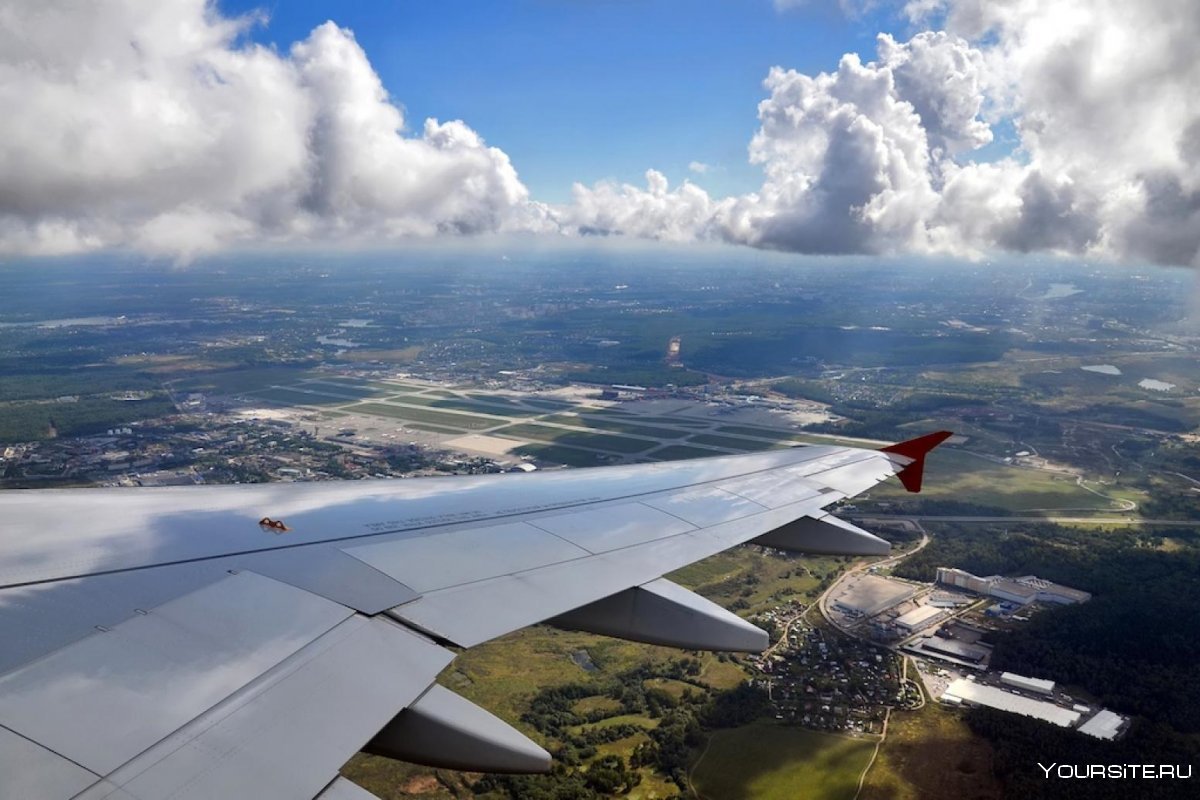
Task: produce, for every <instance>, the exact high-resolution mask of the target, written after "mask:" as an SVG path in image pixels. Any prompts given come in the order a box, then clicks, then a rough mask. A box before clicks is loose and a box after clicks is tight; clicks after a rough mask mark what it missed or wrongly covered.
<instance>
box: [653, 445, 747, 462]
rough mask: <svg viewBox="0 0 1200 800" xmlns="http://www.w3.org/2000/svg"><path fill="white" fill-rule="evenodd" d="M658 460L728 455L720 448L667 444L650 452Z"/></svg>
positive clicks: (680, 459)
mask: <svg viewBox="0 0 1200 800" xmlns="http://www.w3.org/2000/svg"><path fill="white" fill-rule="evenodd" d="M650 455H651V457H652V458H657V459H659V460H660V461H682V460H684V459H686V458H704V457H705V456H724V455H729V454H728V453H723V452H721V451H720V450H709V449H707V448H704V447H688V446H687V445H686V444H669V445H667V446H666V447H663V448H661V449H659V450H655V451H654V452H653V453H651V454H650Z"/></svg>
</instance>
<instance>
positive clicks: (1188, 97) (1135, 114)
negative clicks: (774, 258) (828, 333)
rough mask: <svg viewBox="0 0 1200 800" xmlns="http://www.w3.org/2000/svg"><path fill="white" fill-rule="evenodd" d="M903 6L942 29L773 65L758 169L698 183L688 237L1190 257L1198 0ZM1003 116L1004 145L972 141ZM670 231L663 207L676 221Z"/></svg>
mask: <svg viewBox="0 0 1200 800" xmlns="http://www.w3.org/2000/svg"><path fill="white" fill-rule="evenodd" d="M906 11H907V12H908V15H909V17H910V19H911V20H912V21H913V22H914V23H919V24H923V25H925V24H931V23H932V22H933V21H935V20H937V21H939V24H940V26H941V29H940V30H927V31H922V32H919V33H916V34H915V35H913V36H912V37H910V38H909V39H908V40H907V41H898V40H897V39H896V38H894V37H892V36H890V35H887V34H881V35H880V36H879V37H878V42H877V52H876V54H875V57H874V58H873V59H872V60H870V61H867V62H865V63H864V61H863V59H862V58H861V57H860V56H858V55H857V54H854V53H850V54H847V55H846V56H844V57H843V58H842V59H841V62H840V63H839V65H838V67H837V69H836V70H834V71H832V72H827V73H826V72H822V73H819V74H817V75H805V74H801V73H798V72H796V71H793V70H788V69H784V68H778V67H777V68H774V69H772V70H771V72H770V74H769V75H768V76H767V78H766V80H765V82H764V88H765V89H766V91H767V93H768V97H767V98H766V99H765V100H763V101H762V103H760V104H759V109H758V112H759V113H758V116H759V123H760V127H759V130H758V133H757V134H756V135H755V136H754V139H753V140H752V141H751V143H750V146H749V157H750V160H751V161H752V162H753V163H756V164H759V165H761V166H762V169H763V184H762V186H761V188H760V189H759V190H758V191H756V192H753V193H750V194H747V195H744V196H741V197H735V198H726V199H723V200H713V199H711V198H707V196H706V197H705V199H706V201H707V207H708V208H709V209H711V216H710V217H707V218H702V219H699V220H698V221H697V224H696V226H695V228H694V230H693V235H694V236H695V237H696V238H720V239H724V240H727V241H732V242H739V243H744V244H750V245H754V246H759V247H770V248H776V249H783V250H794V251H799V252H810V253H860V252H866V253H892V252H910V253H912V252H915V253H949V254H957V255H978V254H982V253H985V252H989V251H994V250H1012V251H1018V252H1033V251H1044V252H1054V253H1063V254H1071V255H1087V256H1100V257H1108V258H1117V259H1131V260H1148V261H1154V262H1159V263H1167V264H1191V265H1200V93H1197V92H1196V91H1195V87H1197V86H1200V14H1197V13H1196V12H1195V8H1194V2H1192V0H1162V2H1157V3H1153V4H1150V5H1144V4H1133V3H1126V2H1121V0H1006V1H1005V2H993V1H991V0H914V1H913V2H910V3H909V4H908V5H907V7H906ZM1002 121H1007V122H1008V123H1010V124H1011V125H1012V126H1013V127H1014V128H1015V130H1016V133H1017V135H1018V137H1019V143H1018V146H1017V147H1016V149H1015V150H1014V151H1013V152H1011V153H1009V154H1007V155H1006V156H1004V157H1001V158H998V159H997V158H996V157H995V155H993V156H992V157H990V158H988V159H983V158H977V157H976V151H978V150H979V148H981V147H984V146H986V145H988V144H989V143H990V142H992V140H993V138H994V134H993V126H994V125H995V124H997V123H999V122H1002ZM642 194H643V193H642V192H641V191H635V190H632V188H629V189H627V190H626V191H625V192H624V194H623V195H622V196H623V197H624V198H625V199H627V200H628V202H631V203H635V204H643V203H644V202H645V198H644V197H643V196H642ZM609 199H610V200H613V201H614V202H615V201H616V200H618V199H619V198H617V197H610V198H609ZM699 205H700V204H694V206H693V207H699ZM606 213H607V219H609V220H612V221H615V220H619V219H621V214H620V212H619V210H618V209H615V208H611V207H610V208H608V209H607V212H606ZM636 223H637V227H638V230H639V233H638V234H637V235H647V232H646V224H645V220H644V219H642V218H638V219H637V220H636ZM683 233H684V232H683V231H682V230H681V229H680V228H679V219H678V217H676V218H674V219H673V224H672V227H671V229H670V238H672V239H678V238H679V237H680V236H681V235H682V234H683ZM650 235H653V232H652V231H651V232H650Z"/></svg>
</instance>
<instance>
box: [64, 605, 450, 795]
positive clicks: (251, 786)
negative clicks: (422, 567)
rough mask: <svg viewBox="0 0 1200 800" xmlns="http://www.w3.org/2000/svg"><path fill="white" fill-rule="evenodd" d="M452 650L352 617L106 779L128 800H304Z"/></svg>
mask: <svg viewBox="0 0 1200 800" xmlns="http://www.w3.org/2000/svg"><path fill="white" fill-rule="evenodd" d="M453 657H454V655H453V653H451V652H449V651H447V650H444V649H442V648H440V647H438V646H436V645H434V644H431V643H429V642H427V641H425V640H424V639H422V638H420V637H419V636H417V635H415V634H413V633H411V632H409V631H406V630H404V629H402V628H400V627H399V626H397V625H395V624H394V623H392V622H389V621H387V620H385V619H383V618H380V617H373V618H368V617H363V616H361V615H355V616H353V617H351V618H349V619H347V620H345V621H344V622H342V623H341V624H339V625H338V626H337V627H336V628H334V629H333V630H332V631H330V632H329V633H327V634H325V635H324V636H322V637H321V638H320V639H318V640H317V641H315V642H313V643H312V644H310V645H308V646H307V647H305V648H304V649H302V650H301V651H300V652H298V653H296V654H295V655H294V656H293V657H292V658H290V659H288V660H287V661H285V662H284V663H282V664H280V665H279V666H277V667H276V668H275V669H273V670H272V671H271V672H269V673H267V674H266V675H264V676H262V678H260V679H259V680H257V681H255V682H254V683H252V684H250V685H249V686H247V687H245V688H244V689H243V690H242V691H240V692H238V693H237V694H236V695H234V696H233V697H231V698H229V699H228V700H226V701H225V702H223V703H221V704H220V705H218V706H217V707H215V708H213V709H211V710H210V711H208V712H206V713H205V714H202V715H201V716H199V717H198V718H197V719H195V720H194V721H192V722H191V723H189V724H188V725H186V726H185V727H184V728H182V729H181V730H179V731H177V732H175V733H173V734H172V735H170V736H168V737H167V738H166V739H164V740H163V741H161V742H159V743H158V744H156V745H154V746H153V747H151V748H150V749H149V750H147V751H146V752H144V753H142V754H141V755H139V756H138V757H137V758H135V759H133V760H132V761H130V762H129V763H127V764H125V765H123V766H122V767H120V768H119V769H117V770H116V771H115V772H113V773H111V774H110V775H108V776H107V780H106V782H105V783H106V784H107V788H103V787H97V788H96V789H95V790H94V792H95V793H94V794H93V793H87V794H85V795H84V796H83V797H82V798H81V800H99V799H100V798H107V797H109V796H110V795H109V794H106V792H110V793H111V791H112V790H113V789H116V790H119V791H121V792H124V793H125V794H124V795H119V796H121V797H125V796H128V797H131V798H136V800H167V798H170V800H192V799H193V798H194V799H195V800H199V799H200V798H217V797H220V798H226V797H253V798H255V800H295V798H298V797H314V796H316V795H317V794H318V793H319V792H321V790H322V789H323V788H324V787H326V786H327V785H328V784H329V782H330V781H331V780H332V779H333V778H334V777H336V775H337V771H338V769H339V768H340V767H341V766H342V765H343V764H344V763H345V762H346V761H347V759H349V758H350V756H352V755H353V754H354V753H355V752H357V751H358V750H359V749H360V748H361V747H362V746H363V745H364V744H366V742H367V741H368V740H369V739H370V738H371V737H372V736H373V735H374V734H375V733H376V732H377V731H378V730H379V729H380V728H382V727H383V726H384V725H386V724H387V722H388V721H389V720H390V719H391V718H392V717H394V716H395V715H396V714H397V713H398V712H399V711H400V709H402V708H404V707H405V706H406V705H408V704H409V703H411V702H412V701H414V700H415V699H416V698H417V697H418V696H420V695H421V694H422V693H423V692H424V691H425V690H426V689H427V688H428V687H429V685H430V684H431V683H432V682H433V679H434V678H435V677H436V676H437V674H438V672H440V671H441V670H442V669H443V668H444V667H445V666H446V665H447V664H449V663H450V661H451V660H452V659H453Z"/></svg>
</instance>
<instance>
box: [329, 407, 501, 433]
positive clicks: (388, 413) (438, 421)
mask: <svg viewBox="0 0 1200 800" xmlns="http://www.w3.org/2000/svg"><path fill="white" fill-rule="evenodd" d="M346 410H347V411H350V412H351V413H354V414H371V415H373V416H376V417H391V418H392V419H402V420H405V421H408V422H428V423H431V424H433V425H446V426H448V427H452V428H456V429H459V430H472V431H477V430H482V429H483V428H490V427H492V426H493V425H499V424H501V420H498V419H488V418H487V417H477V416H475V415H474V414H446V413H443V412H441V411H431V410H429V409H426V408H412V407H410V406H393V405H386V404H384V403H362V404H360V405H356V406H350V407H349V408H347V409H346Z"/></svg>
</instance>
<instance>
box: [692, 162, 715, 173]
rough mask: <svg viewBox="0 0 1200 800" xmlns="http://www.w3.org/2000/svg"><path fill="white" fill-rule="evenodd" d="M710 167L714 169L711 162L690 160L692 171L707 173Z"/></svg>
mask: <svg viewBox="0 0 1200 800" xmlns="http://www.w3.org/2000/svg"><path fill="white" fill-rule="evenodd" d="M710 169H712V166H711V165H709V164H705V163H704V162H703V161H690V162H688V170H689V171H691V172H694V173H696V174H697V175H704V174H706V173H707V172H708V171H709V170H710Z"/></svg>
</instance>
